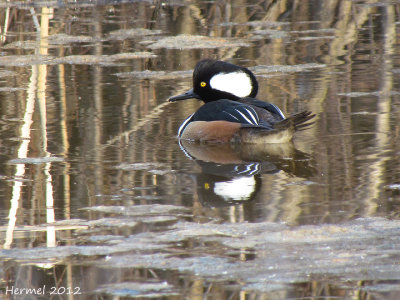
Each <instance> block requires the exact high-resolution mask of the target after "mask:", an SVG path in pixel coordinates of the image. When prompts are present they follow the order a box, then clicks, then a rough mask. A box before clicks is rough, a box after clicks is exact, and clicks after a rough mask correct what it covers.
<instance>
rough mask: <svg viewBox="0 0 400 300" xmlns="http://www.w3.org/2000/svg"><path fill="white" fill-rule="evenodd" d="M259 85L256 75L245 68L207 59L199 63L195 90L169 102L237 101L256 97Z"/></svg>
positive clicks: (195, 76)
mask: <svg viewBox="0 0 400 300" xmlns="http://www.w3.org/2000/svg"><path fill="white" fill-rule="evenodd" d="M257 92H258V83H257V80H256V78H255V76H254V74H253V73H252V72H251V71H250V70H248V69H246V68H244V67H239V66H236V65H234V64H230V63H227V62H224V61H219V60H211V59H205V60H201V61H199V62H198V63H197V64H196V66H195V68H194V72H193V88H192V89H190V90H189V91H187V92H186V93H183V94H181V95H178V96H174V97H171V98H170V99H169V101H171V102H174V101H179V100H185V99H190V98H196V99H200V100H203V101H204V102H211V101H215V100H219V99H230V100H237V99H240V98H245V97H255V96H256V95H257Z"/></svg>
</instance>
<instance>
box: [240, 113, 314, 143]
mask: <svg viewBox="0 0 400 300" xmlns="http://www.w3.org/2000/svg"><path fill="white" fill-rule="evenodd" d="M314 117H315V114H313V113H312V112H310V111H303V112H301V113H298V114H295V115H293V116H290V117H289V118H286V119H284V120H282V121H279V122H277V123H274V124H273V125H272V128H269V129H267V130H266V128H265V127H262V126H246V127H244V126H243V127H242V128H241V130H240V134H239V135H237V136H235V139H233V141H234V142H235V141H239V142H242V143H264V144H275V143H287V142H290V141H291V140H292V138H293V134H294V132H295V131H299V130H304V129H307V128H308V127H309V126H311V125H312V124H314V122H312V121H311V122H310V120H311V119H313V118H314Z"/></svg>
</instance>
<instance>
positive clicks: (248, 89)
mask: <svg viewBox="0 0 400 300" xmlns="http://www.w3.org/2000/svg"><path fill="white" fill-rule="evenodd" d="M257 93H258V82H257V79H256V77H255V75H254V74H253V73H252V72H251V71H250V70H249V69H248V68H246V67H242V66H238V65H235V64H231V63H228V62H225V61H220V60H213V59H203V60H200V61H199V62H198V63H197V64H196V66H195V68H194V71H193V87H192V88H191V89H190V90H188V91H187V92H185V93H183V94H179V95H176V96H172V97H170V98H169V101H170V102H176V101H181V100H186V99H192V98H194V99H199V100H201V101H203V102H204V104H203V105H202V106H201V107H200V108H199V109H198V110H197V111H196V112H194V113H192V114H191V115H190V116H189V117H187V118H186V119H185V120H184V121H183V123H182V125H181V126H180V127H179V129H178V138H179V139H183V140H189V141H194V142H215V143H249V144H259V143H264V144H273V143H287V142H290V141H292V139H293V135H294V133H295V132H296V131H299V130H303V129H306V128H308V127H309V126H310V125H312V124H313V122H312V121H311V122H310V120H311V119H313V118H314V117H315V114H313V113H312V112H311V111H302V112H300V113H296V114H294V115H292V116H289V117H285V115H284V114H283V112H282V111H281V109H279V107H278V106H276V105H275V104H273V103H269V102H267V101H262V100H259V99H257V98H256V95H257Z"/></svg>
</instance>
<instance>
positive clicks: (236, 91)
mask: <svg viewBox="0 0 400 300" xmlns="http://www.w3.org/2000/svg"><path fill="white" fill-rule="evenodd" d="M210 86H211V87H212V88H213V89H216V90H220V91H223V92H227V93H230V94H232V95H235V96H237V97H239V98H243V97H247V96H249V95H250V93H251V90H252V89H253V86H252V82H251V78H250V76H249V74H247V73H245V72H243V71H238V72H232V73H219V74H217V75H214V76H213V77H212V78H211V79H210Z"/></svg>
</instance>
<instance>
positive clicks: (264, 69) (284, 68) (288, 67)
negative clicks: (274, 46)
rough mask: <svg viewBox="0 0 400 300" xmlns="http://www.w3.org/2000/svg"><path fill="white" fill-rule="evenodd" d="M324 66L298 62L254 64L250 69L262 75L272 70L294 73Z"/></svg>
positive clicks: (324, 66)
mask: <svg viewBox="0 0 400 300" xmlns="http://www.w3.org/2000/svg"><path fill="white" fill-rule="evenodd" d="M323 68H326V65H325V64H317V63H309V64H299V65H272V66H265V65H260V66H255V67H252V68H249V69H251V70H252V71H253V72H254V73H255V74H257V75H263V74H268V73H274V72H281V73H295V72H306V71H310V70H314V69H323Z"/></svg>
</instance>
